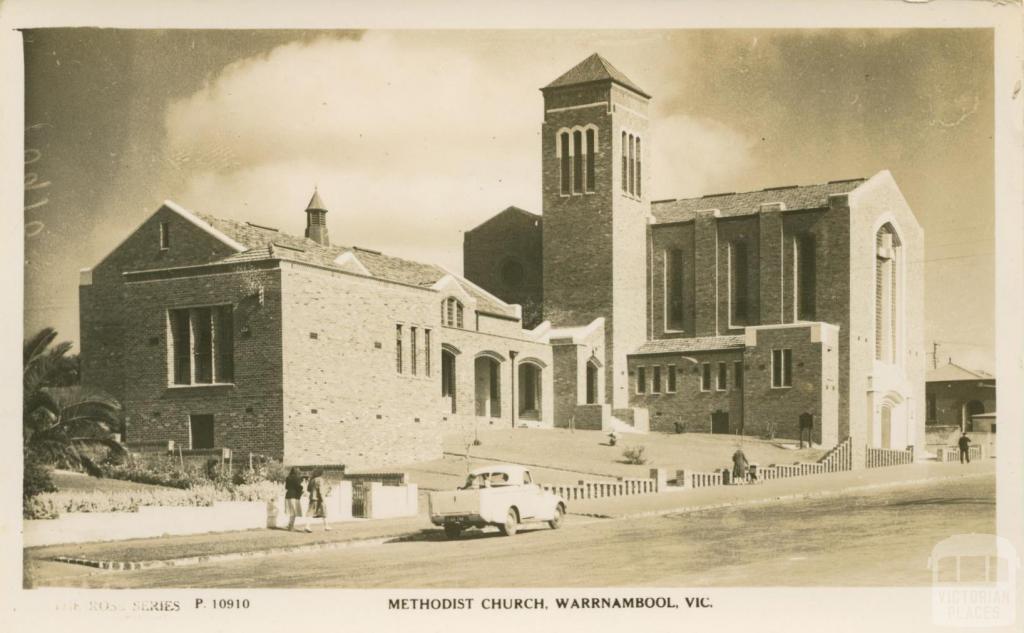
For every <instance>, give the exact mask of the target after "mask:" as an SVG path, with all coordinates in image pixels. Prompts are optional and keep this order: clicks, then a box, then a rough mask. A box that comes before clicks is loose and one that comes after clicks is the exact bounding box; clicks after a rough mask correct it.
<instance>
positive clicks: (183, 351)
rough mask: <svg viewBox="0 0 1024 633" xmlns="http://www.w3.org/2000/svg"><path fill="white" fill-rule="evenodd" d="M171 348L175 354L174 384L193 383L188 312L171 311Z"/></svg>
mask: <svg viewBox="0 0 1024 633" xmlns="http://www.w3.org/2000/svg"><path fill="white" fill-rule="evenodd" d="M170 320H171V348H172V350H173V354H174V378H173V380H174V384H176V385H187V384H189V383H191V382H192V360H191V357H192V349H191V338H192V337H191V335H190V333H189V324H188V310H171V312H170Z"/></svg>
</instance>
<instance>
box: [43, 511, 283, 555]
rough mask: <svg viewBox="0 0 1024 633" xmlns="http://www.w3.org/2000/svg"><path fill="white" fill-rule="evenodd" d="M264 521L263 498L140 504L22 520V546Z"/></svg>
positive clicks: (189, 531) (246, 527)
mask: <svg viewBox="0 0 1024 633" xmlns="http://www.w3.org/2000/svg"><path fill="white" fill-rule="evenodd" d="M266 525H267V503H266V502H263V501H218V502H216V503H214V504H213V505H212V506H207V507H190V508H180V507H174V508H166V507H157V506H143V507H141V508H139V511H138V512H71V513H68V514H63V515H61V516H60V517H58V518H56V519H27V520H25V521H24V522H23V545H24V547H37V546H40V545H56V544H59V543H88V542H92V541H122V540H125V539H133V538H151V537H157V536H164V535H180V534H201V533H204V532H229V531H235V530H251V529H254V528H262V527H265V526H266Z"/></svg>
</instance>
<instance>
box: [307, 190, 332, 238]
mask: <svg viewBox="0 0 1024 633" xmlns="http://www.w3.org/2000/svg"><path fill="white" fill-rule="evenodd" d="M324 206H325V205H324V202H323V200H321V199H320V192H319V191H317V189H316V188H314V189H313V197H312V198H310V199H309V204H308V205H307V206H306V237H308V238H309V239H311V240H313V241H314V242H316V243H317V244H320V245H322V246H330V245H331V239H330V237H328V235H327V209H326V208H324Z"/></svg>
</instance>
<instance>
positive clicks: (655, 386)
mask: <svg viewBox="0 0 1024 633" xmlns="http://www.w3.org/2000/svg"><path fill="white" fill-rule="evenodd" d="M651 393H661V366H659V365H655V366H654V368H653V369H652V370H651Z"/></svg>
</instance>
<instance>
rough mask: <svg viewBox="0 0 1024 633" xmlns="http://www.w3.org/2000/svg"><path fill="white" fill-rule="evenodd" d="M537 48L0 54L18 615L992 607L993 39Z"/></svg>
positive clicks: (421, 40)
mask: <svg viewBox="0 0 1024 633" xmlns="http://www.w3.org/2000/svg"><path fill="white" fill-rule="evenodd" d="M782 4H785V3H782ZM937 4H942V3H937ZM335 23H336V22H331V23H329V24H335ZM345 24H346V23H345V22H344V21H342V22H340V23H339V25H345ZM352 24H353V26H355V25H356V24H357V22H352ZM283 26H288V25H283ZM540 26H541V25H538V26H537V27H533V28H526V27H522V28H496V27H495V26H494V25H487V28H483V29H477V28H467V27H464V26H461V25H460V26H459V27H458V28H455V27H452V28H445V27H443V26H442V25H424V27H425V28H408V27H405V26H403V27H396V28H391V27H380V28H376V27H374V28H343V29H342V28H326V27H325V28H290V27H289V28H266V27H264V28H249V27H247V26H244V25H239V26H237V27H231V28H224V27H223V26H221V28H202V27H191V28H177V27H176V28H169V27H160V26H154V25H146V26H145V27H142V26H139V27H131V26H123V25H119V26H117V27H115V28H97V27H95V26H92V25H89V24H68V25H43V26H30V27H22V26H19V28H18V32H17V39H18V44H17V46H18V49H19V50H20V53H21V59H19V60H17V64H16V65H17V66H19V68H20V76H21V78H22V79H21V84H22V85H18V86H17V88H18V90H21V91H23V92H22V93H21V94H23V119H19V121H18V122H17V123H18V128H20V130H21V133H22V136H23V139H22V142H23V156H24V160H23V161H22V163H23V176H24V187H23V213H22V214H20V215H23V222H22V227H23V231H22V232H21V233H19V234H16V235H15V234H12V235H11V236H10V239H11V240H12V241H13V240H14V239H17V240H18V241H19V242H21V243H22V244H21V245H20V246H19V247H18V248H19V249H23V251H22V252H23V261H22V262H21V264H22V265H21V268H20V270H18V271H14V272H16V273H17V274H16V275H15V277H16V279H15V280H14V283H18V284H21V283H23V301H22V302H21V304H20V305H16V306H11V310H12V315H13V314H15V313H18V314H20V319H21V322H20V323H16V324H15V323H12V324H10V325H11V326H20V327H9V328H8V329H9V330H10V332H11V334H12V335H13V333H14V332H15V331H20V333H21V336H20V337H19V338H20V340H19V341H18V343H19V344H21V345H22V348H23V361H22V363H21V365H22V374H23V388H22V393H21V394H20V395H15V393H14V391H13V390H11V391H9V392H8V399H10V401H11V402H10V404H11V405H12V415H13V404H14V403H16V402H17V401H18V399H19V398H20V401H21V403H22V419H23V425H22V436H21V452H20V459H21V464H22V466H23V472H22V473H21V476H20V480H21V485H22V498H21V500H20V501H21V516H20V517H16V518H15V521H17V523H18V524H20V527H18V528H16V529H20V546H19V547H20V554H19V556H20V561H21V562H20V572H21V577H20V579H19V582H18V583H17V584H18V585H20V589H19V593H23V594H26V595H29V596H33V599H36V600H39V599H43V597H45V596H47V595H51V594H50V593H48V592H53V591H57V592H63V593H58V594H56V595H62V596H67V600H68V601H69V602H66V603H63V604H66V605H71V604H73V605H74V606H73V607H71V606H68V607H66V608H68V609H70V610H72V611H74V610H77V609H80V608H81V609H83V610H86V609H88V610H96V609H97V607H96V606H95V605H96V604H106V605H110V606H109V609H110V610H111V611H126V610H127V611H136V612H139V611H178V610H188V611H202V610H204V609H219V610H222V611H224V610H227V611H231V610H239V611H243V610H249V609H250V608H251V607H250V601H258V599H259V596H260V595H266V594H261V593H252V592H251V591H250V590H257V589H259V590H263V589H272V590H298V589H312V588H315V589H334V590H338V589H346V590H384V591H383V592H374V593H366V594H365V595H366V596H367V597H366V598H363V599H362V600H363V601H369V602H370V603H371V604H370V607H369V608H371V609H372V610H373V611H374V612H375V613H376V614H377V615H378V616H380V615H381V614H383V615H384V616H386V615H387V614H388V613H391V614H400V615H401V617H406V618H410V617H413V616H415V612H419V611H443V612H449V613H456V612H462V611H466V612H472V611H484V612H495V611H499V612H504V613H506V614H508V615H509V616H511V617H516V615H517V614H519V615H522V614H526V613H530V612H548V613H555V612H566V613H568V612H590V616H591V617H594V616H598V615H600V614H601V613H606V614H607V613H612V612H617V613H619V614H628V613H632V612H641V611H648V610H653V611H662V610H664V611H666V612H669V613H676V614H679V613H685V614H690V613H694V612H696V611H700V610H701V609H708V610H711V609H713V608H716V607H717V608H718V609H721V608H722V604H723V603H722V600H720V599H719V598H718V595H719V594H717V593H714V591H715V590H730V589H741V588H747V589H751V588H753V589H758V588H760V589H763V590H780V589H782V590H791V591H792V590H796V592H798V591H799V590H800V589H801V588H802V589H804V590H811V591H817V590H827V589H838V588H855V589H862V590H869V589H884V588H900V589H908V590H909V589H913V590H916V591H918V593H917V594H915V595H920V596H924V597H923V598H922V600H921V604H922V605H923V606H922V607H920V609H921V611H920V612H921V613H923V614H924V616H923V618H924V619H923V620H922V621H921V622H920V625H921V628H914V627H910V628H904V629H903V630H924V628H927V627H930V626H932V625H957V626H967V625H970V626H978V625H985V626H1009V625H1012V623H1013V622H1014V621H1015V617H1016V616H1015V614H1014V605H1015V604H1016V603H1017V602H1018V601H1019V596H1020V593H1019V590H1018V589H1017V588H1016V584H1015V575H1016V573H1017V570H1018V569H1019V564H1020V557H1019V555H1018V554H1017V552H1016V550H1015V549H1014V543H1016V542H1018V541H1019V538H1020V534H1019V533H1013V534H1011V533H1007V532H1006V531H1005V529H1003V530H1001V529H1000V526H1002V525H1005V523H1004V522H1000V515H999V514H998V512H997V511H1004V510H1005V512H1010V511H1011V510H1013V511H1014V512H1017V510H1016V509H1015V508H1011V507H1009V506H1008V507H1007V508H1001V504H1002V501H1000V503H997V495H996V489H997V471H999V472H1005V471H1003V470H1001V469H1002V468H1004V467H1005V468H1012V469H1013V470H1012V472H1014V473H1016V477H1015V478H1014V479H1012V480H1009V481H1004V480H1003V479H1000V486H1001V487H1002V486H1004V485H1008V486H1011V488H1010V489H1009V493H1010V494H1016V495H1017V496H1019V486H1020V470H1019V464H1018V465H1017V466H1009V465H1007V466H1003V465H1001V464H1000V458H1001V457H1002V458H1003V459H1014V460H1018V459H1019V456H1020V451H1019V447H1015V446H1014V445H1013V444H1014V443H1019V433H1020V428H1019V426H1020V422H1021V420H1020V416H1019V412H1020V409H1019V404H1017V402H1018V400H1014V401H1013V403H1012V404H1011V405H1008V406H1011V407H1015V408H1013V409H1012V410H1011V411H1012V412H1013V413H1011V414H1010V415H1009V417H1006V416H1005V414H1004V411H1007V410H1008V409H1007V408H1006V407H1005V406H1004V397H1005V395H1010V393H1008V392H1011V393H1012V394H1013V397H1014V398H1019V393H1020V392H1021V389H1020V387H1021V384H1020V381H1019V377H1020V373H1019V371H1020V368H1019V363H1020V358H1021V357H1020V355H1019V350H1016V349H1014V348H1012V347H1011V348H1009V349H1008V350H1007V348H1006V347H1005V345H1006V343H1007V342H1010V343H1016V342H1019V336H1018V335H1017V334H1016V333H1013V334H1012V335H1010V338H1006V335H1005V334H1001V332H1003V330H1000V329H998V328H997V323H1004V324H1005V322H1003V321H1000V317H999V307H998V306H999V305H1000V304H999V302H1000V301H1001V300H1003V299H1001V294H1005V293H1006V292H1007V291H1006V290H1002V291H1001V290H1000V286H999V282H998V280H999V279H1000V278H1001V277H1000V276H999V275H998V274H997V267H998V266H999V265H1004V264H1005V263H1006V260H1003V262H1002V264H997V262H1000V260H1001V258H1000V257H999V256H998V248H997V246H998V243H999V239H1000V238H999V231H998V228H997V227H998V226H999V222H1000V218H1001V217H1003V216H1004V215H1005V214H1010V215H1012V216H1014V217H1013V219H1012V221H1013V222H1016V224H1014V225H1013V226H1016V227H1019V222H1020V220H1019V217H1017V216H1019V215H1020V213H1021V209H1020V207H1019V204H1018V203H1019V200H1016V202H1014V203H1013V204H1011V206H1010V207H1009V208H999V205H998V204H997V197H998V195H997V190H998V187H997V180H999V172H1000V169H1001V167H1000V163H999V160H998V156H999V155H1000V153H999V152H1000V150H999V149H998V148H997V145H998V142H997V138H998V133H997V128H998V124H997V119H998V117H997V111H998V108H997V101H999V100H1000V99H1003V100H1005V99H1006V98H1008V97H1009V95H1008V94H998V93H997V83H998V82H997V72H996V67H997V57H998V51H999V46H997V30H996V29H995V28H993V27H991V26H988V27H982V26H970V25H967V24H963V25H956V27H955V28H935V27H934V25H933V26H929V27H913V28H910V27H893V28H883V27H881V26H873V27H864V26H860V25H857V24H855V23H853V21H852V20H851V24H850V25H849V26H845V25H843V24H842V23H841V22H837V23H835V24H831V25H828V26H818V27H800V28H797V27H785V26H777V25H770V26H769V25H761V24H757V23H755V22H752V21H751V22H749V23H747V24H745V25H737V26H735V27H729V28H707V26H704V27H688V26H685V25H681V26H679V27H672V26H669V25H667V24H662V25H648V26H647V27H646V28H639V27H638V28H622V27H616V28H614V29H608V28H596V27H588V28H567V27H566V26H565V25H564V24H562V23H561V22H557V23H556V24H554V25H553V27H552V28H539V27H540ZM654 26H657V28H652V27H654ZM948 26H953V25H951V24H950V25H947V27H948ZM1018 36H1019V34H1018ZM1015 42H1016V40H1015ZM1009 52H1011V53H1013V55H1011V56H1010V58H1011V60H1012V59H1016V62H1015V63H1019V57H1014V55H1019V50H1016V49H1014V50H1011V51H1009ZM1017 73H1018V75H1019V68H1018V69H1017ZM1016 90H1017V92H1019V90H1020V83H1019V81H1018V83H1017V86H1016ZM1017 92H1015V93H1014V95H1013V98H1014V99H1015V100H1016V99H1017ZM1013 108H1015V109H1014V112H1015V113H1016V114H1014V115H1013V116H1014V117H1017V115H1018V114H1019V102H1017V101H1015V102H1014V105H1013ZM1017 118H1019V117H1017ZM12 127H13V126H12ZM1015 134H1016V135H1017V137H1018V139H1019V134H1020V129H1019V128H1018V129H1016V130H1015ZM1014 160H1017V159H1016V158H1014ZM18 178H19V180H20V178H21V176H20V175H19V176H18ZM1011 180H1012V183H1013V186H1015V187H1019V174H1016V175H1013V176H1012V177H1011ZM1015 191H1017V190H1015ZM18 198H19V199H20V198H21V196H20V195H19V196H18ZM1002 199H1004V200H1005V198H1002ZM1014 214H1015V215H1014ZM1015 239H1016V238H1015ZM1017 244H1018V245H1019V241H1018V242H1017ZM1004 252H1005V251H1004ZM1013 257H1014V258H1015V259H1014V260H1013V261H1014V262H1015V264H1014V265H1016V266H1017V267H1018V268H1019V267H1020V253H1019V252H1017V253H1016V254H1015V255H1013ZM1012 275H1013V276H1015V278H1014V277H1011V279H1013V280H1014V283H1016V284H1018V285H1019V277H1020V271H1019V270H1016V269H1014V271H1013V272H1012ZM15 311H17V312H15ZM1011 321H1012V319H1011ZM1013 328H1014V329H1015V330H1016V329H1017V328H1019V324H1017V325H1014V326H1013ZM9 338H13V337H12V336H9ZM1000 341H1003V345H1004V347H1002V348H1001V346H1000ZM1007 351H1008V352H1009V357H1003V358H1006V360H1007V361H1008V366H1010V367H1011V368H1014V367H1015V368H1016V372H1017V373H1012V372H1011V373H1009V374H1006V373H1001V371H1000V367H1001V366H1002V365H1000V362H1001V361H1000V359H999V358H997V352H998V353H999V354H1003V353H1005V352H1007ZM1004 377H1005V378H1004ZM1004 381H1005V382H1006V383H1007V384H1005V385H1004V384H1003V382H1004ZM997 393H998V394H999V400H998V405H997ZM1004 394H1005V395H1004ZM12 428H13V427H12ZM1007 433H1010V434H1011V435H1010V436H1009V439H1010V440H1011V445H1008V444H1007V442H1006V440H1007V437H1006V434H1007ZM1000 436H1004V437H1003V441H1002V442H1000V441H998V438H999V437H1000ZM11 442H12V449H11V450H12V453H13V452H14V450H13V446H16V444H15V443H14V442H16V440H15V438H11ZM1006 455H1008V456H1009V457H1005V456H1006ZM16 458H17V457H13V458H12V459H16ZM1000 477H1002V475H1000ZM17 478H18V476H17V475H15V474H14V471H13V470H12V479H17ZM1014 490H1016V492H1013V491H1014ZM1001 494H1002V493H1001ZM1000 499H1002V497H1000ZM1017 504H1019V499H1018V500H1017ZM1004 516H1009V515H1008V514H1005V515H1004ZM1014 516H1016V515H1014ZM16 525H17V524H16ZM1018 527H1019V526H1018ZM979 587H980V589H979ZM492 588H500V590H490V591H486V592H475V590H485V589H492ZM608 588H620V590H618V591H613V590H608ZM655 588H656V590H654V589H655ZM694 588H697V589H694ZM111 589H117V590H137V591H143V590H145V591H146V593H145V594H142V595H145V596H147V598H146V600H143V601H142V602H139V601H138V600H135V601H128V598H126V597H125V596H131V595H133V594H131V593H128V592H123V591H121V592H115V593H114V594H113V595H115V598H110V600H111V601H110V602H102V603H98V602H95V601H94V600H92V599H91V598H90V597H89V596H110V595H111V593H110V592H108V591H105V590H111ZM207 589H211V590H213V589H231V590H238V591H230V592H221V593H212V594H206V593H196V590H207ZM427 589H431V590H439V591H440V593H430V592H420V591H407V590H427ZM553 589H557V590H558V591H554V592H552V591H550V590H553ZM589 589H595V590H596V589H603V591H600V592H593V591H586V590H589ZM171 590H174V591H178V590H188V591H189V593H184V594H182V593H180V592H178V593H164V592H166V591H171ZM453 590H455V591H454V592H453ZM684 590H685V591H684ZM460 591H461V593H460ZM979 592H981V593H979ZM297 594H298V592H294V591H289V592H288V593H287V594H285V595H297ZM313 595H316V594H313ZM313 595H310V594H305V596H306V597H305V598H303V599H304V600H312V601H316V600H318V599H316V598H314V597H313ZM327 595H330V594H327ZM343 595H345V596H349V597H350V600H352V601H350V602H348V603H346V604H350V605H356V604H358V603H359V602H360V599H359V598H358V595H359V594H358V593H355V594H353V593H345V594H343ZM726 595H728V594H726ZM780 595H783V596H791V595H792V594H789V593H782V594H780ZM826 595H835V594H826ZM116 596H120V598H117V597H116ZM369 596H374V597H373V598H372V599H370V598H369ZM979 596H980V597H979ZM150 598H152V600H150ZM104 599H105V600H106V599H107V598H104ZM118 600H120V602H118ZM929 601H930V602H929ZM243 603H244V605H243ZM304 604H305V603H304ZM129 605H132V606H129ZM140 605H141V606H140ZM59 608H60V607H58V609H59ZM103 608H106V607H99V609H100V610H103ZM328 608H329V607H328ZM732 609H733V610H736V611H738V610H740V607H738V606H736V605H733V607H732ZM915 609H917V607H916V606H915ZM675 610H678V611H675ZM929 614H930V615H929ZM136 615H138V614H137V613H136ZM165 615H166V614H165ZM717 615H721V614H720V613H719V614H717ZM733 615H734V616H737V614H736V613H734V614H733ZM852 616H853V613H852V612H849V611H847V613H846V615H845V616H844V617H847V618H850V617H852ZM395 617H398V616H397V615H396V616H395ZM685 617H687V618H692V617H694V616H692V615H686V616H685ZM540 621H542V620H540ZM384 622H387V620H384ZM404 622H405V623H406V625H405V626H408V627H410V628H411V627H413V626H416V620H415V619H410V620H405V621H404ZM678 622H679V625H680V626H682V625H684V624H685V625H686V626H691V625H695V623H696V622H697V621H696V620H684V619H680V620H679V621H678ZM707 622H708V623H710V622H711V621H710V620H708V621H707ZM466 623H468V621H466ZM580 624H581V625H582V621H580ZM380 626H381V627H386V625H384V624H381V625H380ZM709 626H710V624H709ZM364 628H376V627H369V626H367V627H364ZM772 630H774V629H772Z"/></svg>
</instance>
